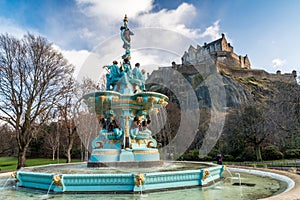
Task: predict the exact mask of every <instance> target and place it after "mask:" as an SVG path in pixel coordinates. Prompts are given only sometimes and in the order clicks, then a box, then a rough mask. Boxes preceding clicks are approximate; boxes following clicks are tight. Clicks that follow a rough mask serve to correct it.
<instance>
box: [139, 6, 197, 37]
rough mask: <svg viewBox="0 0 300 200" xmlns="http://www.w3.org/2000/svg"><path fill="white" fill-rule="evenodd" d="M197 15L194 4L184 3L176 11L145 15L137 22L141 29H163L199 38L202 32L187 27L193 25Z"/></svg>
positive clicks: (162, 11)
mask: <svg viewBox="0 0 300 200" xmlns="http://www.w3.org/2000/svg"><path fill="white" fill-rule="evenodd" d="M196 14H197V12H196V8H195V7H194V6H193V5H192V4H187V3H182V4H181V5H179V6H178V8H176V9H174V10H167V9H162V10H160V11H159V12H156V13H145V14H142V15H140V16H139V17H138V18H136V19H135V20H136V21H137V22H138V24H139V25H140V26H141V27H161V28H166V29H170V30H173V31H177V32H179V33H181V34H184V35H186V36H187V37H192V38H197V37H198V36H199V35H200V30H199V29H191V28H187V27H186V25H189V24H191V22H192V21H193V19H194V17H195V16H196Z"/></svg>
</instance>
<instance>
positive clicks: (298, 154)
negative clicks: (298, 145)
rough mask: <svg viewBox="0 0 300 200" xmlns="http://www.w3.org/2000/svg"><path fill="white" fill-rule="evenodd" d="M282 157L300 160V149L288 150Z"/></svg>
mask: <svg viewBox="0 0 300 200" xmlns="http://www.w3.org/2000/svg"><path fill="white" fill-rule="evenodd" d="M284 157H285V158H287V159H290V158H300V149H288V150H286V151H285V152H284Z"/></svg>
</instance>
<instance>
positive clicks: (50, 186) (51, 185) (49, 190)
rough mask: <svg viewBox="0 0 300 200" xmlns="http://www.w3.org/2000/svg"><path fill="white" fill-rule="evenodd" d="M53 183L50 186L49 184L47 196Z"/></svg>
mask: <svg viewBox="0 0 300 200" xmlns="http://www.w3.org/2000/svg"><path fill="white" fill-rule="evenodd" d="M53 183H54V181H52V182H51V184H50V186H49V188H48V192H47V196H48V195H49V192H50V190H51V187H52V185H53Z"/></svg>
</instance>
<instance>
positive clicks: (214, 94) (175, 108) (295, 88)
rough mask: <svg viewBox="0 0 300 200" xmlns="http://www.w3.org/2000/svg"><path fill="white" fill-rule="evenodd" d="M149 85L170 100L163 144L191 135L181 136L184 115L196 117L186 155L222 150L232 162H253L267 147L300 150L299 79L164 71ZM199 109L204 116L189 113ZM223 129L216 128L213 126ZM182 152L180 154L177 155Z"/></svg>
mask: <svg viewBox="0 0 300 200" xmlns="http://www.w3.org/2000/svg"><path fill="white" fill-rule="evenodd" d="M184 67H185V66H182V67H181V68H184ZM195 68H197V69H199V67H197V66H195ZM200 69H201V68H200ZM245 73H246V72H245ZM147 83H148V84H147V87H148V90H150V91H157V92H161V93H164V94H166V95H167V96H169V98H170V103H169V106H168V107H167V113H168V121H167V123H166V124H167V126H165V128H164V129H163V130H162V131H161V132H162V133H163V134H162V135H165V136H161V137H158V138H157V139H158V141H159V142H160V143H161V145H162V146H168V144H169V143H174V142H173V140H174V138H175V139H176V138H177V136H176V135H177V134H179V135H180V134H189V133H188V131H185V133H179V132H178V128H179V127H181V124H182V123H185V122H184V121H183V120H185V119H186V118H183V117H182V116H185V115H188V117H187V118H188V119H189V121H193V120H194V121H195V118H197V119H196V120H198V122H199V124H198V127H197V129H196V130H194V131H196V132H197V133H196V134H195V135H193V137H194V138H193V141H192V142H191V143H189V147H188V148H186V151H185V154H186V155H187V153H188V152H189V151H190V150H193V149H197V150H198V149H200V150H201V151H202V152H203V151H206V152H205V153H204V155H206V154H207V153H209V152H211V153H210V154H209V155H210V156H214V154H215V153H216V152H222V153H223V154H226V155H228V156H229V157H230V158H231V159H237V160H252V159H257V156H258V157H259V154H261V152H260V151H261V150H262V156H263V157H265V155H264V149H265V148H267V147H268V146H273V147H276V149H277V150H278V151H279V152H281V153H285V152H287V151H289V150H291V149H297V148H298V147H299V146H300V86H299V85H298V84H297V83H296V81H295V82H291V81H289V82H286V81H281V80H280V79H268V78H266V77H264V78H261V77H255V76H250V77H248V76H244V77H239V76H235V75H234V74H228V73H222V72H221V73H217V72H210V71H207V70H203V71H201V70H188V71H186V72H183V71H180V70H177V69H174V68H160V69H159V70H157V71H154V72H153V73H152V74H151V76H150V78H149V79H148V80H147ZM197 108H199V112H198V111H197V113H199V115H200V118H199V117H198V116H196V115H195V112H194V113H193V114H190V113H191V112H192V111H194V110H196V109H197ZM256 114H257V115H256ZM198 118H199V119H198ZM214 118H216V119H214ZM248 118H249V119H248ZM214 120H215V121H216V122H215V123H214ZM222 120H223V121H224V124H221V122H220V121H222ZM247 120H250V121H247ZM198 122H195V123H198ZM218 122H220V123H218ZM252 122H253V123H252ZM254 122H255V123H254ZM191 123H192V122H191ZM187 124H188V123H187ZM221 125H222V127H221V128H219V127H217V128H215V130H212V127H213V126H221ZM185 128H186V129H189V127H185ZM218 128H219V129H218ZM218 130H221V131H220V133H217V131H218ZM192 131H193V130H192ZM189 137H191V136H189ZM209 137H210V140H211V141H209V140H208V139H207V138H209ZM213 140H216V141H213ZM175 144H176V143H175ZM173 146H174V145H173ZM205 146H207V148H205ZM210 146H211V147H210ZM212 146H214V149H213V151H211V148H212ZM172 148H173V147H172ZM175 149H176V148H175ZM174 151H176V150H174ZM299 152H300V151H299ZM182 153H183V152H181V151H179V152H178V153H177V157H178V158H179V156H180V155H179V154H182ZM253 155H254V156H253ZM255 155H256V156H255ZM258 159H259V158H258Z"/></svg>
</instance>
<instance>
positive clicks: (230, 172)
mask: <svg viewBox="0 0 300 200" xmlns="http://www.w3.org/2000/svg"><path fill="white" fill-rule="evenodd" d="M226 171H227V172H228V173H229V174H230V176H231V177H233V175H232V173H231V172H230V170H229V169H228V168H227V167H226Z"/></svg>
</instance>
